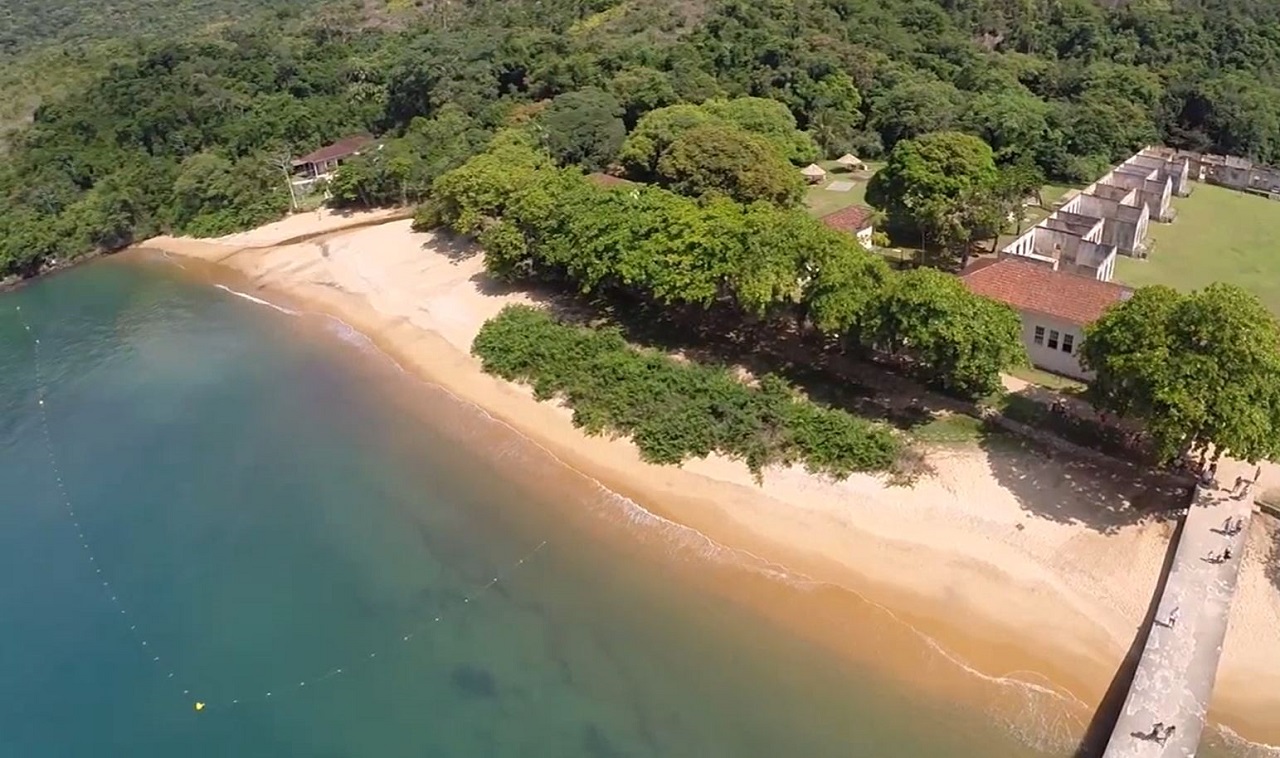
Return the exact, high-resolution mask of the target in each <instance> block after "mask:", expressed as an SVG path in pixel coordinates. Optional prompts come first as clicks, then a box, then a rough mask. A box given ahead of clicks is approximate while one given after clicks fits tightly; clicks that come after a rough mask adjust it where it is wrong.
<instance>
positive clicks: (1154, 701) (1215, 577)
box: [1103, 460, 1256, 758]
mask: <svg viewBox="0 0 1280 758" xmlns="http://www.w3.org/2000/svg"><path fill="white" fill-rule="evenodd" d="M1253 475H1254V469H1253V467H1251V466H1247V465H1246V464H1243V463H1237V462H1235V461H1226V460H1224V461H1222V462H1221V464H1220V467H1219V470H1218V483H1219V484H1220V485H1221V488H1220V489H1216V488H1212V487H1203V488H1197V490H1196V496H1195V500H1194V501H1193V503H1192V505H1191V508H1190V510H1189V511H1188V513H1187V517H1186V520H1185V522H1184V524H1183V527H1182V537H1181V540H1180V542H1179V543H1178V547H1177V552H1176V553H1175V554H1174V559H1173V566H1172V568H1171V570H1170V573H1169V578H1168V581H1167V582H1166V584H1165V590H1164V595H1163V596H1162V597H1161V599H1160V606H1159V608H1158V609H1157V611H1156V616H1155V620H1154V621H1153V622H1152V627H1151V633H1150V635H1149V636H1148V638H1147V644H1146V647H1145V648H1143V651H1142V659H1141V661H1139V663H1138V670H1137V672H1136V673H1135V675H1134V678H1133V683H1132V684H1131V685H1130V687H1129V695H1128V697H1127V699H1126V700H1125V703H1124V709H1123V710H1122V711H1121V713H1120V718H1119V720H1118V721H1117V722H1116V727H1115V731H1113V732H1112V734H1111V741H1110V742H1109V743H1108V744H1107V750H1106V752H1105V753H1104V754H1103V755H1104V758H1129V756H1140V757H1143V758H1156V756H1170V757H1173V756H1176V757H1177V758H1189V757H1190V756H1194V755H1195V754H1196V748H1197V747H1198V746H1199V744H1200V734H1201V732H1203V731H1204V721H1205V711H1206V709H1207V708H1208V705H1209V698H1210V696H1211V695H1212V694H1213V683H1214V679H1215V678H1216V676H1217V673H1218V658H1219V657H1220V656H1221V655H1222V640H1223V638H1224V637H1225V636H1226V634H1227V619H1228V616H1229V615H1230V611H1231V598H1232V596H1233V595H1234V594H1235V590H1236V580H1237V578H1238V574H1239V569H1240V557H1241V555H1242V554H1243V553H1244V540H1245V535H1246V534H1247V533H1248V530H1249V519H1250V516H1251V515H1252V511H1253V495H1254V494H1256V493H1255V492H1253V491H1250V493H1249V494H1248V495H1246V496H1245V497H1243V498H1241V499H1240V500H1234V499H1232V497H1231V487H1232V485H1233V484H1234V483H1235V482H1236V477H1237V476H1245V477H1246V478H1248V479H1252V478H1253ZM1237 519H1239V520H1241V522H1242V528H1241V529H1240V531H1238V532H1235V531H1234V530H1224V528H1223V526H1224V524H1226V523H1227V522H1235V521H1236V520H1237ZM1224 549H1230V551H1231V558H1230V559H1228V560H1224V561H1222V562H1221V563H1218V562H1214V561H1212V560H1210V559H1209V556H1211V555H1219V554H1221V553H1222V551H1223V550H1224ZM1175 611H1176V612H1175ZM1156 724H1164V725H1166V726H1167V727H1168V726H1171V727H1174V731H1173V733H1172V734H1169V735H1168V737H1167V738H1166V739H1165V740H1164V742H1163V743H1161V742H1160V741H1158V740H1157V739H1155V738H1154V736H1153V731H1154V729H1155V726H1156Z"/></svg>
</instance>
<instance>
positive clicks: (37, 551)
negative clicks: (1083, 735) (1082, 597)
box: [0, 264, 1070, 758]
mask: <svg viewBox="0 0 1280 758" xmlns="http://www.w3.org/2000/svg"><path fill="white" fill-rule="evenodd" d="M16 306H21V308H22V312H23V313H24V314H25V316H26V318H27V319H28V320H29V322H30V324H31V326H32V329H33V331H34V332H35V333H36V334H38V336H39V339H40V341H41V344H40V348H41V355H42V359H41V362H40V364H39V367H38V368H39V371H37V365H36V363H35V361H34V353H33V345H32V344H31V342H30V341H29V339H28V338H27V334H26V333H25V332H24V330H23V329H22V327H21V325H20V322H19V321H18V319H17V318H16V313H15V311H14V308H15V307H16ZM300 320H301V319H300V317H299V318H295V317H292V316H288V315H285V314H282V313H280V312H277V311H274V310H271V309H269V308H265V307H263V306H261V305H257V304H254V303H250V302H247V301H245V300H243V299H241V298H238V297H235V296H233V295H232V294H230V293H228V292H225V291H222V290H218V289H214V288H212V287H209V286H207V285H201V284H196V283H190V282H185V281H181V280H179V279H177V278H175V277H173V276H169V275H167V274H165V273H164V272H161V271H157V270H154V269H153V268H152V267H139V266H124V265H117V264H109V265H102V264H95V265H91V266H87V267H84V268H81V269H78V270H75V271H72V272H69V273H66V274H63V275H60V276H57V277H54V278H52V279H49V280H47V281H44V282H41V283H38V284H36V285H35V286H32V287H29V288H27V289H24V290H22V291H20V292H18V293H13V294H7V295H4V296H2V297H0V402H2V403H3V405H2V406H0V483H2V484H3V494H2V495H0V756H5V757H7V756H22V757H26V756H34V757H42V756H94V757H95V758H117V757H120V758H124V757H125V756H128V757H130V758H133V757H136V756H191V757H192V758H202V757H204V756H236V757H238V758H251V757H254V756H315V757H316V758H339V757H340V756H341V757H350V758H365V757H368V758H397V757H399V756H418V757H421V756H458V757H459V758H472V757H478V756H548V757H550V758H575V757H577V756H582V757H583V758H612V757H615V756H636V757H640V756H726V757H728V756H733V757H734V758H754V757H756V756H759V757H760V758H765V757H766V756H768V757H775V756H851V755H858V756H895V757H896V756H904V757H905V756H942V755H945V756H961V757H963V756H975V757H976V756H991V755H1001V756H1033V755H1055V754H1056V755H1065V754H1069V752H1070V751H1069V750H1067V749H1064V748H1063V747H1062V746H1061V745H1059V746H1057V747H1055V748H1052V749H1053V750H1054V751H1056V752H1049V753H1044V752H1038V751H1037V750H1035V749H1033V748H1032V747H1030V746H1029V744H1028V742H1031V743H1040V744H1043V743H1044V742H1045V740H1042V739H1040V738H1039V737H1037V736H1036V735H1035V734H1034V733H1033V732H1034V726H1035V724H1034V722H1035V719H1034V718H1032V719H1030V724H1031V726H1030V729H1031V732H1028V731H1027V729H1013V728H1011V726H1010V725H1009V724H1008V723H1006V722H1005V721H1003V720H1002V719H999V718H996V717H994V716H991V715H988V714H984V713H981V712H977V711H975V710H974V709H972V708H970V707H966V706H963V705H960V704H949V703H944V702H937V701H935V700H931V699H929V698H928V697H926V696H923V695H920V694H915V693H912V692H908V691H905V690H904V689H903V688H901V687H899V686H896V685H895V684H894V683H893V682H891V681H886V680H885V679H884V678H883V677H880V676H878V675H876V674H874V673H872V672H870V671H868V670H864V669H862V668H860V667H859V666H857V665H855V664H854V663H852V662H850V661H848V660H847V659H845V658H837V657H835V656H834V655H832V654H831V653H829V652H827V651H826V650H824V649H822V648H819V647H817V646H815V645H813V644H811V643H807V642H805V641H804V640H802V639H800V638H798V637H795V636H792V635H790V634H788V633H786V632H784V631H782V630H781V629H779V628H773V627H770V626H769V625H768V624H767V623H765V622H762V621H761V620H759V619H758V618H756V616H755V615H753V613H752V612H751V611H749V610H747V609H745V608H743V607H741V606H739V605H737V604H735V603H734V602H732V601H730V600H728V599H726V598H725V597H724V596H723V595H721V594H717V593H715V592H712V591H710V590H709V589H708V588H707V587H706V586H703V585H702V584H701V583H700V582H699V581H697V580H696V579H694V580H691V579H690V577H699V576H706V577H708V578H709V579H715V580H717V581H719V580H725V579H729V580H731V579H732V575H733V572H735V571H746V570H748V569H746V568H741V567H737V566H735V565H733V563H732V562H730V561H725V560H722V558H721V557H718V556H716V555H715V554H714V551H709V550H707V549H706V545H705V544H701V543H699V542H698V541H697V540H687V539H686V540H681V539H675V538H671V539H670V540H669V546H668V547H666V548H664V549H656V550H655V549H640V546H641V545H649V546H652V544H653V543H654V542H655V539H654V537H655V536H656V537H657V539H659V540H663V539H668V538H667V537H664V536H663V535H662V534H656V535H655V533H653V532H654V530H655V527H654V526H653V525H652V523H651V520H647V519H645V518H643V517H642V516H640V515H637V512H635V511H634V509H630V510H629V509H628V508H627V507H626V505H625V504H623V503H620V502H618V501H617V499H616V498H610V497H609V496H608V495H607V493H603V492H600V491H598V490H593V489H592V488H590V487H586V486H583V487H578V488H566V487H560V488H555V487H546V486H530V482H535V483H539V484H545V482H543V481H540V480H544V479H549V478H551V473H550V469H549V468H548V467H549V465H550V462H549V461H548V460H547V459H546V457H545V456H543V455H542V454H540V453H538V451H536V450H532V449H530V448H529V447H528V446H525V445H521V444H520V443H519V441H518V440H516V439H514V438H513V436H512V435H511V434H510V433H508V432H506V431H504V430H503V429H502V428H500V427H498V426H497V425H496V424H494V423H493V422H491V421H489V420H487V419H486V418H485V417H483V416H482V415H480V414H478V413H476V412H473V411H471V410H469V409H467V408H464V407H461V406H459V405H457V404H454V403H452V402H451V401H449V400H448V398H446V397H444V396H443V394H442V393H440V392H439V391H437V390H434V389H432V388H430V387H427V386H425V385H420V384H418V383H416V382H415V381H414V380H412V379H410V378H408V377H406V376H402V375H400V374H399V373H398V372H397V371H396V369H395V368H394V367H393V366H392V365H391V364H390V363H389V362H388V361H386V360H383V359H380V358H378V357H376V356H370V355H369V354H368V353H369V350H368V348H367V347H362V346H361V344H360V342H359V340H357V339H353V338H352V335H351V334H350V333H349V332H346V331H345V330H343V329H341V328H340V327H338V326H337V325H335V324H332V323H329V322H323V320H321V319H318V318H316V319H311V322H314V323H310V325H309V326H307V327H306V328H303V327H302V326H300V325H299V321H300ZM40 397H43V398H44V399H45V402H46V404H45V412H46V414H45V415H46V418H47V424H48V429H49V439H50V440H51V442H52V447H53V453H54V456H53V458H52V459H51V458H50V456H49V454H48V452H47V450H46V445H45V437H44V434H45V432H44V427H43V423H44V422H43V421H42V417H41V413H40V410H39V406H38V404H37V401H38V398H40ZM59 478H60V479H61V482H62V485H61V487H60V486H59ZM522 482H523V483H522ZM64 492H65V495H64ZM72 512H74V515H72ZM574 514H579V516H580V515H581V514H586V515H585V516H581V517H579V516H575V515H574ZM646 530H648V531H646ZM81 534H83V538H81V536H80V535H81ZM90 558H92V560H90ZM99 570H100V571H101V573H98V572H99ZM495 579H496V580H497V581H496V582H495V581H494V580H495ZM104 581H105V582H108V586H106V587H104V586H103V584H102V583H103V582H104ZM113 597H114V598H115V599H114V600H113ZM437 618H438V619H439V620H438V621H437V620H436V619H437ZM131 627H134V628H133V629H131ZM406 637H408V639H407V640H406V639H405V638H406ZM144 641H145V643H146V644H145V646H144V645H143V644H142V643H143V642H144ZM157 657H158V658H159V661H157V660H155V659H156V658H157ZM930 665H938V664H936V663H935V664H930ZM170 675H172V676H170ZM267 693H270V695H268V694H267ZM197 701H200V702H205V703H207V706H206V708H205V710H204V711H202V712H200V713H196V712H195V711H194V709H193V704H194V703H195V702H197ZM1024 726H1025V725H1024ZM1015 732H1016V733H1017V734H1018V736H1015ZM1042 736H1043V735H1040V737H1042Z"/></svg>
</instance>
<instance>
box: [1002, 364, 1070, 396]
mask: <svg viewBox="0 0 1280 758" xmlns="http://www.w3.org/2000/svg"><path fill="white" fill-rule="evenodd" d="M1009 374H1010V375H1012V376H1016V377H1018V378H1019V379H1021V380H1022V381H1024V382H1030V383H1032V384H1038V385H1040V386H1041V387H1048V388H1049V389H1052V390H1058V391H1060V392H1083V391H1084V389H1085V386H1084V384H1083V383H1081V382H1078V381H1076V380H1075V379H1071V378H1069V377H1065V376H1059V375H1057V374H1051V373H1049V372H1048V371H1041V370H1040V369H1038V368H1035V367H1033V366H1022V367H1019V368H1015V369H1012V370H1010V371H1009Z"/></svg>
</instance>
